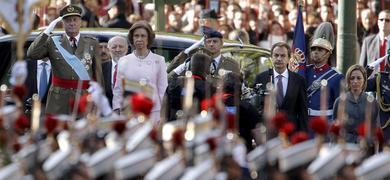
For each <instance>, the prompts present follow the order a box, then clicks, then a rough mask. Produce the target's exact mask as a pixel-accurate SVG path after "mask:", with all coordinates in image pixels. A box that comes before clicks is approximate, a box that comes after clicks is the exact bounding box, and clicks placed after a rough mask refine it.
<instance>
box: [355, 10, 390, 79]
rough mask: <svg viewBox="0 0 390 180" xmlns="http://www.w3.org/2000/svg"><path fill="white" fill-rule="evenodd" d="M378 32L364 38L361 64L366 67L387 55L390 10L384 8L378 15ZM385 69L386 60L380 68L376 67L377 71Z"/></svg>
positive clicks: (389, 33)
mask: <svg viewBox="0 0 390 180" xmlns="http://www.w3.org/2000/svg"><path fill="white" fill-rule="evenodd" d="M378 28H379V32H378V34H373V35H371V36H368V37H366V38H365V39H364V40H363V45H362V48H361V53H360V65H362V66H364V67H366V66H367V65H368V64H369V63H371V62H373V61H375V60H376V59H378V58H380V57H383V56H385V55H386V49H388V48H389V47H386V46H387V41H389V39H387V40H386V37H387V36H389V35H390V10H389V9H385V10H382V11H381V12H380V13H379V15H378ZM384 70H385V61H383V63H381V64H380V67H379V69H375V70H374V71H375V73H376V72H379V71H384Z"/></svg>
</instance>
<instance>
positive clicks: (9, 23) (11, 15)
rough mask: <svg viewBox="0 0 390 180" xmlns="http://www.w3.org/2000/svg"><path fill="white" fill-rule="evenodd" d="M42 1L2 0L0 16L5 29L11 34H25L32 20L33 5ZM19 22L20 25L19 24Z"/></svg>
mask: <svg viewBox="0 0 390 180" xmlns="http://www.w3.org/2000/svg"><path fill="white" fill-rule="evenodd" d="M40 3H43V1H42V0H2V1H1V5H0V18H1V20H2V21H3V23H4V24H5V29H7V31H9V32H10V33H12V34H27V33H28V32H29V31H30V29H31V27H32V22H33V16H32V11H33V6H36V5H39V4H40ZM19 23H21V25H19Z"/></svg>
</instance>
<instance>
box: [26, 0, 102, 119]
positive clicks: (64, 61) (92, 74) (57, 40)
mask: <svg viewBox="0 0 390 180" xmlns="http://www.w3.org/2000/svg"><path fill="white" fill-rule="evenodd" d="M81 13H82V10H81V8H80V7H78V6H75V5H68V6H65V7H64V8H63V9H62V10H61V11H60V17H59V18H57V19H56V20H55V21H53V22H52V23H50V25H49V26H48V28H47V29H45V30H44V32H43V33H41V34H40V35H39V36H38V37H37V38H36V39H35V40H34V42H33V43H32V44H31V46H30V47H29V48H28V51H27V57H28V58H30V59H32V60H38V59H43V58H46V57H47V58H49V59H50V62H51V65H52V85H51V87H50V89H49V94H48V100H47V104H46V112H47V113H51V114H69V113H70V112H71V111H72V110H71V108H70V106H69V99H74V98H75V97H76V92H77V90H78V88H80V87H81V88H80V89H79V90H81V91H80V92H81V93H85V92H86V89H87V88H88V86H89V81H90V80H95V81H97V82H99V83H100V84H101V85H102V78H101V76H102V68H101V60H100V52H99V49H98V48H99V43H98V41H97V40H96V39H95V38H93V37H89V36H84V35H80V27H81ZM61 20H62V22H63V27H64V30H65V33H64V34H62V35H61V36H56V35H50V33H51V31H52V30H53V29H54V27H55V26H56V24H57V22H59V21H61Z"/></svg>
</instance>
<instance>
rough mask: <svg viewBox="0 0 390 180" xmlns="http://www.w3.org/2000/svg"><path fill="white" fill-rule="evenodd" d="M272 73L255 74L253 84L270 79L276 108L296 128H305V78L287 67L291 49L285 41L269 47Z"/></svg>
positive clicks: (306, 115) (262, 82)
mask: <svg viewBox="0 0 390 180" xmlns="http://www.w3.org/2000/svg"><path fill="white" fill-rule="evenodd" d="M271 56H272V63H273V65H274V69H273V74H272V75H271V76H272V77H270V73H268V71H266V72H262V73H260V74H258V75H257V76H256V79H255V83H254V84H260V83H261V84H263V86H262V87H264V88H265V87H266V86H265V85H266V84H267V83H268V82H270V80H272V83H273V84H274V85H275V87H276V102H277V109H278V110H279V111H284V112H285V113H286V114H287V117H288V119H289V120H290V121H291V122H293V123H294V124H295V127H296V128H295V129H296V130H298V131H299V130H303V131H306V130H307V121H308V112H307V95H306V89H305V88H306V82H305V79H304V78H303V77H302V76H300V75H299V74H297V73H294V72H291V71H289V70H288V69H287V65H288V62H289V59H290V57H291V49H290V46H289V45H288V44H286V43H285V42H279V43H276V44H274V45H273V46H272V48H271Z"/></svg>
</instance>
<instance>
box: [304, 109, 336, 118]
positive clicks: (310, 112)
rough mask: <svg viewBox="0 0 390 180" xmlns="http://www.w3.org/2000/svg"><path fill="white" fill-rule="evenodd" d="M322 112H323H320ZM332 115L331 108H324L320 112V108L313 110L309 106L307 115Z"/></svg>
mask: <svg viewBox="0 0 390 180" xmlns="http://www.w3.org/2000/svg"><path fill="white" fill-rule="evenodd" d="M322 113H324V114H322ZM322 115H325V116H332V115H333V110H332V109H331V110H325V111H324V112H321V110H314V109H311V108H309V116H322Z"/></svg>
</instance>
